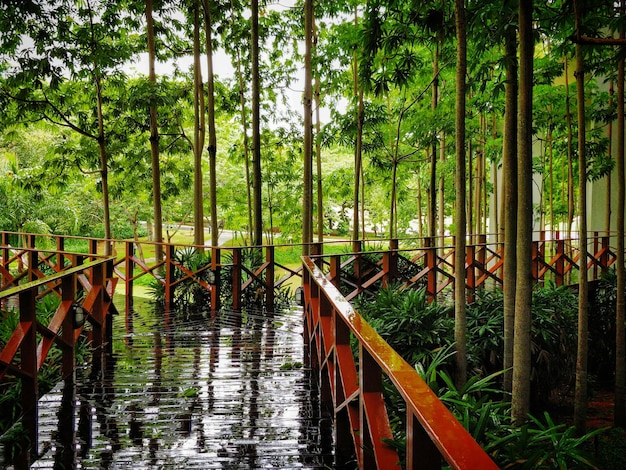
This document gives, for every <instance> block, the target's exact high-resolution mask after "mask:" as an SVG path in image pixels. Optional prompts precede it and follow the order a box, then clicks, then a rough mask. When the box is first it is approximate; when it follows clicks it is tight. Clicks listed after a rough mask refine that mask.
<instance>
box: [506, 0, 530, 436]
mask: <svg viewBox="0 0 626 470" xmlns="http://www.w3.org/2000/svg"><path fill="white" fill-rule="evenodd" d="M532 12H533V3H532V0H522V1H520V3H519V47H520V54H519V57H520V59H519V77H520V78H519V109H518V141H517V145H518V167H517V168H518V171H517V176H518V194H519V199H518V206H517V224H518V225H517V283H516V286H517V287H516V292H515V294H516V295H515V339H514V344H513V387H512V390H513V394H512V403H511V417H512V419H513V422H514V423H515V424H517V425H520V424H522V423H523V422H524V421H526V418H527V415H528V412H529V411H530V371H531V363H530V360H531V354H530V329H531V322H532V313H531V305H532V287H533V278H532V271H531V259H532V226H533V205H532V97H533V88H532V87H533V83H532V82H533V51H534V42H533V27H532Z"/></svg>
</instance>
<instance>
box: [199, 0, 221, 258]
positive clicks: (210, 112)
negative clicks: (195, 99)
mask: <svg viewBox="0 0 626 470" xmlns="http://www.w3.org/2000/svg"><path fill="white" fill-rule="evenodd" d="M203 5H204V29H205V37H206V46H205V49H206V63H207V118H208V129H209V146H208V148H207V150H208V153H209V200H210V201H211V208H210V211H211V245H212V246H218V245H219V236H220V234H219V224H218V220H217V217H218V216H217V135H216V129H215V75H214V73H213V40H212V37H211V29H212V28H213V22H212V21H211V5H210V2H209V0H203Z"/></svg>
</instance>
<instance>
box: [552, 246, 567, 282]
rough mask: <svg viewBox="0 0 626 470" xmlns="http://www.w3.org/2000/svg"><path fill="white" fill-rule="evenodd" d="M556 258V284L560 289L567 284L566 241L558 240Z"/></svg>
mask: <svg viewBox="0 0 626 470" xmlns="http://www.w3.org/2000/svg"><path fill="white" fill-rule="evenodd" d="M556 257H557V258H556V263H555V264H554V283H555V284H556V285H557V287H560V286H562V285H563V284H564V283H565V240H556Z"/></svg>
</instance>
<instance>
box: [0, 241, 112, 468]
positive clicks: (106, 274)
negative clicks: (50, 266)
mask: <svg viewBox="0 0 626 470" xmlns="http://www.w3.org/2000/svg"><path fill="white" fill-rule="evenodd" d="M26 253H27V254H28V256H29V257H30V258H31V261H32V259H34V258H35V257H36V253H35V252H34V251H33V250H27V251H26ZM111 273H112V260H109V259H98V260H94V261H89V262H86V263H84V264H81V265H79V266H74V267H70V268H68V269H66V270H64V271H62V272H59V273H54V274H52V275H49V276H46V277H43V278H42V279H35V280H32V281H29V282H26V283H23V284H20V285H18V286H15V287H10V288H6V289H3V290H2V291H0V304H2V305H3V306H6V305H13V306H15V308H17V310H18V311H19V324H18V325H17V327H16V328H15V330H14V331H13V334H12V335H11V337H10V338H9V339H8V341H7V342H6V344H4V345H3V347H2V348H1V350H0V381H1V380H2V379H3V378H4V377H5V376H8V375H10V376H13V377H15V378H17V379H19V380H20V381H21V396H22V397H21V399H22V409H23V417H22V424H23V428H24V431H25V433H26V434H25V443H24V445H23V446H21V447H22V449H23V455H21V457H20V458H19V459H16V462H20V465H23V467H22V468H28V466H29V462H31V461H32V460H34V459H35V457H36V456H37V454H38V449H37V432H38V429H37V400H38V398H39V384H38V378H37V375H38V373H39V371H40V370H41V368H42V366H43V365H44V362H45V359H46V357H47V355H48V353H49V352H50V350H51V348H52V346H53V344H56V345H58V346H59V347H60V349H61V350H62V354H63V359H62V360H63V364H62V374H63V377H64V378H66V377H68V376H70V375H71V374H72V372H73V371H74V368H75V344H76V341H77V340H78V337H79V335H80V334H81V331H82V328H83V324H82V322H81V323H76V320H77V319H78V317H77V312H76V310H77V306H79V305H80V307H81V308H82V311H81V312H80V313H81V314H84V315H85V316H86V318H85V320H86V321H88V322H89V323H90V325H91V328H90V332H89V338H90V344H91V346H92V348H93V349H94V351H101V352H103V351H104V348H103V347H104V345H106V344H109V343H110V332H111V315H110V312H111V308H110V307H111V298H112V295H113V290H114V288H115V285H114V280H113V279H111ZM18 277H19V276H18ZM15 281H16V277H13V282H15ZM46 295H53V296H58V297H59V298H60V303H59V306H58V308H57V310H56V311H55V313H54V314H53V315H52V317H51V318H50V320H49V322H48V324H47V325H45V324H42V323H41V322H40V321H39V320H38V319H37V316H36V303H37V301H38V300H39V299H41V298H42V297H44V296H46ZM2 320H3V321H4V320H5V319H4V318H2ZM94 357H95V356H94Z"/></svg>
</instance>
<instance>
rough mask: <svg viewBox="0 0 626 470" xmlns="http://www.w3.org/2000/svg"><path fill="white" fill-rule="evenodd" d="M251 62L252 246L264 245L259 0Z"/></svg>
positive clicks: (253, 7) (255, 8)
mask: <svg viewBox="0 0 626 470" xmlns="http://www.w3.org/2000/svg"><path fill="white" fill-rule="evenodd" d="M250 14H251V18H250V19H251V22H252V28H251V31H250V33H251V34H250V36H251V46H250V51H251V60H252V193H253V205H254V210H253V213H254V230H253V240H252V244H253V245H255V246H261V245H262V244H263V201H262V193H261V186H262V184H263V180H262V175H261V78H260V75H259V0H252V4H251V12H250Z"/></svg>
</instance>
